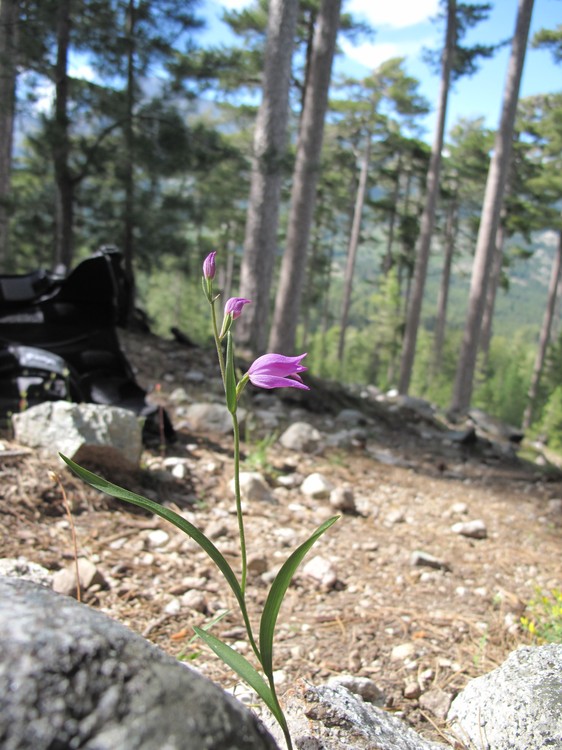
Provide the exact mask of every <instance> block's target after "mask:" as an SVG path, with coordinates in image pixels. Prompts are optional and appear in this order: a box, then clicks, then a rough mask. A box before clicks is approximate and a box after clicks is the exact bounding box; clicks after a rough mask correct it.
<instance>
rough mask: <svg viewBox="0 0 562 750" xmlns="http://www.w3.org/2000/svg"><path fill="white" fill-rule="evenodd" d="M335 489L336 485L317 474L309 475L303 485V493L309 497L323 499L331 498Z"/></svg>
mask: <svg viewBox="0 0 562 750" xmlns="http://www.w3.org/2000/svg"><path fill="white" fill-rule="evenodd" d="M333 489H334V485H333V484H332V483H331V482H330V480H329V479H327V478H326V477H325V476H324V475H323V474H320V473H319V472H315V473H314V474H309V475H308V476H307V477H306V479H305V480H304V482H303V483H302V484H301V492H302V493H303V494H305V495H307V496H308V497H314V498H318V499H319V498H323V497H329V495H330V493H331V492H332V490H333Z"/></svg>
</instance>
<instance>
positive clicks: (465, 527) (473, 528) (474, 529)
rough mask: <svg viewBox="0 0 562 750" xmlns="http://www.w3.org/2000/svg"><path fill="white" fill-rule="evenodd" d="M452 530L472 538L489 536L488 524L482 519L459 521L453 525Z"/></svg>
mask: <svg viewBox="0 0 562 750" xmlns="http://www.w3.org/2000/svg"><path fill="white" fill-rule="evenodd" d="M451 531H452V532H453V533H454V534H460V535H461V536H467V537H469V538H470V539H486V537H487V536H488V529H487V528H486V524H485V523H484V521H481V520H480V519H475V520H474V521H459V523H455V524H453V525H452V526H451Z"/></svg>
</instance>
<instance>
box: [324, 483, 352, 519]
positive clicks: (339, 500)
mask: <svg viewBox="0 0 562 750" xmlns="http://www.w3.org/2000/svg"><path fill="white" fill-rule="evenodd" d="M330 505H331V506H332V508H333V509H334V510H339V511H341V512H342V513H355V512H356V511H357V508H356V507H355V497H354V495H353V490H352V489H351V488H350V487H336V488H335V489H334V490H332V491H331V492H330Z"/></svg>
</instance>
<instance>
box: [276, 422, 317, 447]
mask: <svg viewBox="0 0 562 750" xmlns="http://www.w3.org/2000/svg"><path fill="white" fill-rule="evenodd" d="M321 439H322V436H321V434H320V432H319V431H318V430H317V429H316V428H315V427H313V426H312V425H310V424H308V422H293V424H292V425H291V426H290V427H288V428H287V429H286V430H285V432H284V433H283V434H282V435H281V437H280V438H279V442H280V443H281V445H282V446H283V447H284V448H287V449H288V450H292V451H301V452H304V453H313V452H314V451H316V450H317V449H318V447H319V445H320V441H321Z"/></svg>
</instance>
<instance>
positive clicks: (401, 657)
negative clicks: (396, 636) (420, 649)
mask: <svg viewBox="0 0 562 750" xmlns="http://www.w3.org/2000/svg"><path fill="white" fill-rule="evenodd" d="M415 655H416V647H415V645H414V644H413V643H400V644H398V646H394V648H393V649H392V651H391V653H390V658H391V660H392V661H406V659H411V658H412V657H413V656H415Z"/></svg>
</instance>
